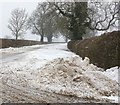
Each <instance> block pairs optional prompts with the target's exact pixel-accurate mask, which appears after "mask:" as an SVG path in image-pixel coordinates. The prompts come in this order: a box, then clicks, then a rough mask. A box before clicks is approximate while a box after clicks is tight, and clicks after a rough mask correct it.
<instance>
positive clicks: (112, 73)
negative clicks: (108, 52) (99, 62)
mask: <svg viewBox="0 0 120 105" xmlns="http://www.w3.org/2000/svg"><path fill="white" fill-rule="evenodd" d="M118 71H120V68H119V69H118V67H117V66H116V67H113V68H110V69H107V70H106V71H105V72H103V74H105V75H106V76H107V77H109V78H111V79H112V80H115V81H117V82H119V81H118V77H120V73H118Z"/></svg>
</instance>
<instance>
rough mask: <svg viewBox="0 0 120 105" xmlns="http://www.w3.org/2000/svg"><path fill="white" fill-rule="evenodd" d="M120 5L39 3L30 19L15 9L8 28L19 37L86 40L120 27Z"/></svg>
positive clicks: (112, 3)
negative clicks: (31, 34)
mask: <svg viewBox="0 0 120 105" xmlns="http://www.w3.org/2000/svg"><path fill="white" fill-rule="evenodd" d="M119 4H120V3H119V2H109V3H102V2H69V3H68V2H43V3H38V5H37V7H36V9H35V10H34V11H33V13H32V14H31V16H30V17H28V15H27V13H26V12H25V10H24V9H15V10H14V11H13V12H12V16H11V18H10V19H9V25H8V28H9V29H10V30H11V31H12V34H13V35H14V36H16V40H17V39H18V37H19V36H21V35H22V34H24V33H25V32H26V30H27V29H30V30H31V31H32V33H33V34H37V35H40V41H41V42H43V40H44V37H47V39H48V41H49V42H51V41H52V37H53V36H55V35H58V33H61V34H62V35H64V36H65V37H66V38H69V39H71V40H82V38H83V35H86V34H90V32H91V31H92V32H96V31H105V30H108V29H109V28H110V27H118V20H119V19H120V17H119V12H120V8H119V6H120V5H119Z"/></svg>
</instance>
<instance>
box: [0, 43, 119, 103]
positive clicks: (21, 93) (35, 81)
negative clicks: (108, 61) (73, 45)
mask: <svg viewBox="0 0 120 105" xmlns="http://www.w3.org/2000/svg"><path fill="white" fill-rule="evenodd" d="M0 54H1V55H2V56H1V57H0V60H1V64H0V66H1V67H0V79H1V81H0V82H1V84H0V87H1V89H0V91H1V93H2V95H1V94H0V96H1V97H0V98H1V99H2V102H31V103H32V102H36V103H38V102H50V103H56V102H62V103H65V102H72V103H73V102H116V103H118V85H119V84H118V68H117V67H114V68H111V69H108V70H106V72H103V70H102V69H101V68H98V67H96V66H94V65H93V64H90V63H89V59H88V58H87V57H86V58H85V59H84V60H82V59H81V58H80V57H78V56H77V55H75V54H74V53H72V52H70V51H69V50H68V49H67V47H66V44H48V45H47V44H46V45H34V46H25V47H21V48H5V49H0Z"/></svg>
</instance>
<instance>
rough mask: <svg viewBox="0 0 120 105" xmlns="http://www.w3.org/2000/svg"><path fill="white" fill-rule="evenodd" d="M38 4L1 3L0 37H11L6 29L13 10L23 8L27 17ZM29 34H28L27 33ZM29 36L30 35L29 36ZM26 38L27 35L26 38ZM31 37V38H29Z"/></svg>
mask: <svg viewBox="0 0 120 105" xmlns="http://www.w3.org/2000/svg"><path fill="white" fill-rule="evenodd" d="M37 4H38V2H17V0H16V2H1V3H0V24H1V26H0V37H5V36H6V35H7V36H9V37H12V35H11V31H10V30H9V29H8V27H7V25H8V20H9V18H10V17H11V12H12V11H13V10H14V9H15V8H25V9H26V11H27V12H28V15H30V14H31V13H32V11H33V10H34V9H35V8H36V6H37ZM29 34H30V33H29ZM29 36H30V35H29ZM26 37H28V35H27V36H26ZM30 37H31V36H30Z"/></svg>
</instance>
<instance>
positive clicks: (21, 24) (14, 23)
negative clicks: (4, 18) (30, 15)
mask: <svg viewBox="0 0 120 105" xmlns="http://www.w3.org/2000/svg"><path fill="white" fill-rule="evenodd" d="M8 22H9V25H8V28H9V29H10V30H11V32H12V34H13V35H14V36H15V37H16V40H17V39H18V37H20V36H21V35H23V34H25V32H26V30H27V26H26V22H27V13H26V11H25V9H15V10H13V11H12V13H11V18H10V19H9V21H8Z"/></svg>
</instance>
